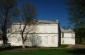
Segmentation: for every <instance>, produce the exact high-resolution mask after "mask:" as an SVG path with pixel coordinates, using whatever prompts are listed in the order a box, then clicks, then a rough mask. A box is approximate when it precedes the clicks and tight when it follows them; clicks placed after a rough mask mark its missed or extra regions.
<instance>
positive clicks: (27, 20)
mask: <svg viewBox="0 0 85 55" xmlns="http://www.w3.org/2000/svg"><path fill="white" fill-rule="evenodd" d="M21 15H22V20H23V23H21V25H20V26H21V30H20V32H21V38H22V44H23V45H22V47H23V48H25V41H26V39H27V35H28V33H29V32H30V31H32V30H33V29H34V28H33V27H34V24H35V22H36V21H35V20H36V18H35V17H36V10H35V7H34V6H33V5H30V4H29V3H25V4H23V6H22V14H21ZM22 24H23V25H22Z"/></svg>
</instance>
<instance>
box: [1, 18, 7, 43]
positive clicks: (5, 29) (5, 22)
mask: <svg viewBox="0 0 85 55" xmlns="http://www.w3.org/2000/svg"><path fill="white" fill-rule="evenodd" d="M2 40H3V44H7V41H8V39H7V18H5V21H4V24H3V25H2Z"/></svg>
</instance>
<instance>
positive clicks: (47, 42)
mask: <svg viewBox="0 0 85 55" xmlns="http://www.w3.org/2000/svg"><path fill="white" fill-rule="evenodd" d="M21 27H22V28H23V25H22V26H21ZM29 27H31V26H29ZM29 27H27V28H26V31H27V29H29ZM35 27H36V28H35V29H34V30H32V31H31V32H29V33H30V34H29V35H28V40H27V41H26V46H31V42H30V41H29V36H31V34H33V33H34V35H35V37H37V36H38V37H39V39H37V40H38V42H39V44H38V46H40V47H58V24H57V23H56V24H38V25H36V26H35ZM18 31H20V26H19V25H12V34H11V35H10V33H9V34H8V35H10V36H9V37H8V39H9V43H11V45H12V46H21V45H22V39H21V35H20V34H19V32H18Z"/></svg>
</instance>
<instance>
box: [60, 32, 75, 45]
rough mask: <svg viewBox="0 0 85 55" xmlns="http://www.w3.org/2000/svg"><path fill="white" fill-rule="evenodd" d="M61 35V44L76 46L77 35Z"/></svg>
mask: <svg viewBox="0 0 85 55" xmlns="http://www.w3.org/2000/svg"><path fill="white" fill-rule="evenodd" d="M62 35H63V34H62V33H61V44H75V33H64V35H63V36H62Z"/></svg>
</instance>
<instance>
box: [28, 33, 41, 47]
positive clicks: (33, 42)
mask: <svg viewBox="0 0 85 55" xmlns="http://www.w3.org/2000/svg"><path fill="white" fill-rule="evenodd" d="M29 41H30V43H31V45H32V47H38V46H39V45H40V44H41V37H40V36H38V35H36V33H32V34H30V36H29Z"/></svg>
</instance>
